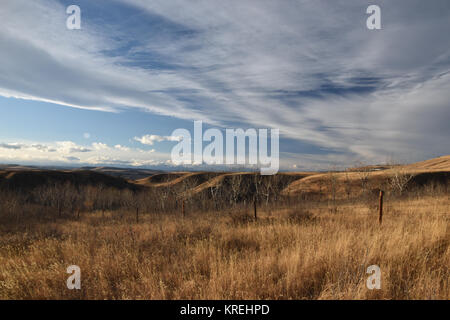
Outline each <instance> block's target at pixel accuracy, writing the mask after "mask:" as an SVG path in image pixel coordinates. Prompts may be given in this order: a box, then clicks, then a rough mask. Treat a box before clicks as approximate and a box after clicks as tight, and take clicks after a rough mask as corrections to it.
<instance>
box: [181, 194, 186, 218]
mask: <svg viewBox="0 0 450 320" xmlns="http://www.w3.org/2000/svg"><path fill="white" fill-rule="evenodd" d="M181 215H182V216H183V218H184V215H185V212H184V199H183V200H181Z"/></svg>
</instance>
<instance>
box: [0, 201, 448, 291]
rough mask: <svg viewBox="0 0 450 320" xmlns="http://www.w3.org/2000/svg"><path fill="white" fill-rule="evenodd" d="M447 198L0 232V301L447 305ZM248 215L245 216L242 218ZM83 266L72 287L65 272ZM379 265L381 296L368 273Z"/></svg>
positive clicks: (86, 217) (96, 217)
mask: <svg viewBox="0 0 450 320" xmlns="http://www.w3.org/2000/svg"><path fill="white" fill-rule="evenodd" d="M449 207H450V203H449V199H448V197H447V196H439V197H437V196H434V197H428V198H422V199H404V200H395V201H394V200H392V202H390V203H386V207H385V215H384V219H383V225H382V226H380V225H378V219H377V212H376V208H369V207H367V206H365V205H362V204H358V203H348V204H345V203H341V204H340V205H338V208H337V210H336V211H335V210H329V208H328V205H327V204H326V203H324V204H321V203H316V204H311V205H309V206H308V207H301V206H299V205H295V206H292V207H284V208H270V209H269V208H268V209H266V210H261V212H259V219H258V221H256V222H255V221H252V220H251V219H241V215H243V214H245V212H235V213H234V214H233V215H230V214H229V213H228V212H219V213H212V212H211V213H200V212H198V213H189V214H188V215H187V216H186V217H184V218H183V217H181V216H180V215H178V214H169V215H155V214H142V215H141V218H140V221H139V223H136V222H135V221H134V218H133V215H132V213H129V215H125V216H122V217H119V215H118V214H117V213H116V212H108V213H107V214H106V215H102V213H100V212H97V213H95V212H94V213H85V214H83V215H82V216H81V218H80V219H79V220H57V221H54V222H45V223H36V222H33V223H32V222H30V223H29V224H27V223H26V222H23V223H22V224H21V225H8V226H6V225H5V226H2V227H1V228H0V299H449V298H450V287H449V278H450V271H449V268H448V267H449V266H450V248H449V244H450V234H449V230H448V225H449V220H450V215H449ZM248 211H249V213H251V209H249V210H248ZM69 265H78V266H80V268H81V290H69V289H67V287H66V279H67V277H68V276H69V274H67V273H66V268H67V267H68V266H69ZM370 265H378V266H380V268H381V289H380V290H369V289H367V287H366V279H367V277H368V276H369V274H366V269H367V267H368V266H370Z"/></svg>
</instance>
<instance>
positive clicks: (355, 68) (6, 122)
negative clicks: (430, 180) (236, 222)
mask: <svg viewBox="0 0 450 320" xmlns="http://www.w3.org/2000/svg"><path fill="white" fill-rule="evenodd" d="M71 4H75V5H78V6H79V7H80V8H81V30H69V29H67V28H66V20H67V18H68V16H69V15H68V14H66V8H67V7H68V6H69V5H71ZM371 4H376V5H379V6H380V8H381V23H382V29H381V30H368V29H367V27H366V20H367V18H368V16H369V15H367V14H366V9H367V7H368V6H369V5H371ZM449 34H450V2H449V1H448V0H432V1H423V0H397V1H391V0H390V1H387V0H371V1H365V0H352V1H351V0H326V1H325V0H295V1H294V0H280V1H272V0H239V1H237V0H222V1H216V0H189V1H188V0H151V1H146V0H96V1H91V0H84V1H77V0H70V1H65V0H60V1H57V0H34V1H29V0H2V1H1V3H0V48H1V50H0V119H1V122H0V123H1V125H0V163H22V164H64V165H74V166H77V165H86V164H89V165H130V166H150V165H158V164H161V163H167V160H169V159H170V151H171V149H172V147H173V146H174V145H175V144H176V143H177V142H176V141H175V140H176V139H175V138H174V137H171V133H172V132H173V130H175V129H177V128H186V129H189V130H191V131H192V130H193V121H194V120H202V121H203V122H204V125H205V128H206V127H216V128H244V129H245V128H278V129H279V130H280V135H281V138H280V162H281V167H282V168H283V169H316V168H319V167H320V168H326V167H329V166H351V165H353V164H355V163H357V162H359V161H361V162H364V163H380V162H385V161H391V160H393V161H406V162H413V161H419V160H424V159H427V158H431V157H436V156H440V155H444V154H449V153H450V126H449V125H448V124H449V121H450V38H449Z"/></svg>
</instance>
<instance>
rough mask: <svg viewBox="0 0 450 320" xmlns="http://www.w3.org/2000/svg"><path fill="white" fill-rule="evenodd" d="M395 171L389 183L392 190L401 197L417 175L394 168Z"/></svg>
mask: <svg viewBox="0 0 450 320" xmlns="http://www.w3.org/2000/svg"><path fill="white" fill-rule="evenodd" d="M393 171H394V172H393V174H392V175H391V176H390V177H389V179H388V183H389V186H390V189H391V190H392V191H394V192H396V193H397V194H398V195H400V196H401V195H402V194H403V192H404V191H405V190H406V188H407V186H408V183H409V182H410V181H411V180H412V179H413V178H414V176H415V175H414V174H413V173H409V172H407V171H406V170H404V169H400V168H394V169H393Z"/></svg>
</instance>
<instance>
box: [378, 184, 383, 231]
mask: <svg viewBox="0 0 450 320" xmlns="http://www.w3.org/2000/svg"><path fill="white" fill-rule="evenodd" d="M383 195H384V191H383V190H380V204H379V208H380V213H379V216H378V222H379V223H380V225H381V222H382V221H383Z"/></svg>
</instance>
